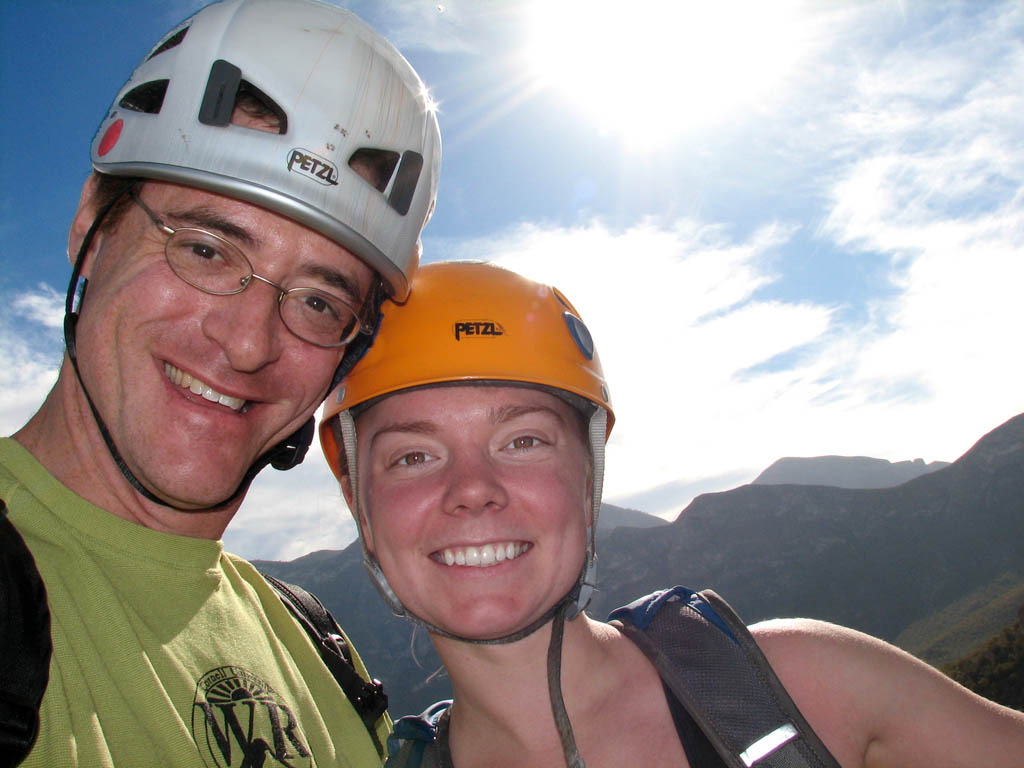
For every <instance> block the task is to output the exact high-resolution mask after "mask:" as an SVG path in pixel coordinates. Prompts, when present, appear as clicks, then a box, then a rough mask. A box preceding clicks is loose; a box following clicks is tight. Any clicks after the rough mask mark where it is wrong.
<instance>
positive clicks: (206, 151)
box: [92, 0, 441, 300]
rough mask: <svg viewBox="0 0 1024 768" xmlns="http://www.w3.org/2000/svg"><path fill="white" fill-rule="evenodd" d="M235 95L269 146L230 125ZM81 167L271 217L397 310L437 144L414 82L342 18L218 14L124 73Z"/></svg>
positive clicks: (328, 12) (270, 9)
mask: <svg viewBox="0 0 1024 768" xmlns="http://www.w3.org/2000/svg"><path fill="white" fill-rule="evenodd" d="M239 93H244V94H247V95H248V96H249V97H252V98H256V99H257V100H258V101H260V102H262V104H263V106H264V107H265V108H266V109H267V110H269V112H270V113H272V114H274V115H275V116H276V117H277V119H278V120H279V122H280V129H281V130H280V132H279V133H267V132H265V131H261V130H256V129H252V128H247V127H244V126H241V125H234V124H232V123H231V116H232V112H233V109H234V105H235V97H236V95H238V94H239ZM92 163H93V167H94V168H95V169H96V170H97V171H98V172H100V173H105V174H112V175H117V176H141V177H145V178H153V179H162V180H166V181H173V182H178V183H182V184H187V185H190V186H195V187H201V188H204V189H208V190H211V191H214V192H218V193H222V194H225V195H228V196H230V197H234V198H238V199H241V200H245V201H247V202H250V203H254V204H256V205H260V206H262V207H265V208H268V209H271V210H273V211H276V212H278V213H281V214H282V215H284V216H287V217H289V218H291V219H294V220H295V221H298V222H301V223H303V224H305V225H306V226H309V227H311V228H312V229H314V230H316V231H318V232H320V233H322V234H323V235H325V236H326V237H328V238H330V239H331V240H333V241H335V242H337V243H339V244H340V245H342V246H343V247H345V248H347V249H348V250H349V251H351V252H352V253H353V254H355V255H356V256H357V257H359V258H360V259H362V260H363V261H365V262H366V263H367V264H368V265H369V266H370V267H372V268H373V269H374V270H376V271H377V272H378V273H379V274H380V275H381V277H382V278H383V279H384V282H385V285H386V286H387V288H388V292H389V293H390V294H391V295H393V296H395V297H396V298H397V299H399V300H401V299H404V298H405V297H406V296H407V295H408V293H409V283H410V280H411V278H412V275H413V273H414V272H415V271H416V267H417V265H418V263H419V256H420V250H421V246H420V230H421V229H422V227H423V225H424V224H425V223H426V221H427V220H428V219H429V218H430V214H431V212H432V210H433V207H434V200H435V198H436V194H437V179H438V173H439V170H440V163H441V136H440V131H439V128H438V124H437V118H436V115H435V113H434V105H433V102H432V101H431V99H430V96H429V94H428V92H427V89H426V87H425V86H424V84H423V82H422V81H421V80H420V78H419V76H418V75H417V74H416V72H415V71H414V70H413V68H412V67H411V66H410V65H409V63H408V62H407V61H406V60H405V59H404V58H403V57H402V55H401V54H400V53H399V52H398V51H397V50H396V49H395V48H394V46H392V45H391V44H390V43H389V42H388V41H387V40H385V39H384V38H383V37H381V36H380V35H379V34H377V32H375V31H374V30H373V29H372V28H370V27H369V26H368V25H367V24H365V23H364V22H363V21H361V20H360V19H358V18H357V17H356V16H354V15H353V14H352V13H350V12H349V11H346V10H344V9H342V8H338V7H336V6H332V5H328V4H327V3H323V2H318V0H224V1H223V2H217V3H214V4H212V5H209V6H207V7H205V8H203V9H202V10H201V11H199V12H198V13H196V14H195V15H194V16H192V17H191V18H189V19H187V20H186V21H184V22H183V23H182V24H180V25H179V26H178V27H177V28H175V29H174V30H173V31H172V32H170V33H169V34H168V35H167V36H166V37H165V38H164V39H163V40H161V41H160V43H159V44H157V46H156V47H155V48H153V50H152V51H151V52H150V53H149V54H148V55H147V56H146V58H145V59H144V60H143V62H142V63H141V64H140V65H139V66H138V67H137V68H136V70H135V71H134V72H133V73H132V76H131V78H130V79H129V80H128V82H127V83H126V84H125V85H124V87H123V88H122V89H121V90H120V92H119V93H118V94H117V98H116V99H115V100H114V103H113V105H112V106H111V108H110V111H109V112H108V114H107V115H106V116H105V117H104V119H103V121H102V122H101V123H100V126H99V130H98V131H97V133H96V137H95V139H94V140H93V144H92ZM357 169H359V170H357Z"/></svg>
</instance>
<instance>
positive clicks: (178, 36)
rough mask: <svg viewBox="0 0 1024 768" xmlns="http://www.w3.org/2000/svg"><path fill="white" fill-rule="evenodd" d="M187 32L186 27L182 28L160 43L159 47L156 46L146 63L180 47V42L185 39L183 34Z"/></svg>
mask: <svg viewBox="0 0 1024 768" xmlns="http://www.w3.org/2000/svg"><path fill="white" fill-rule="evenodd" d="M188 30H189V28H188V27H182V28H181V29H179V30H178V31H177V32H175V33H174V34H173V35H171V36H170V37H168V38H167V39H166V40H164V41H163V42H162V43H160V45H158V46H157V47H156V48H155V49H154V50H153V52H152V53H151V54H149V56H148V57H147V58H146V61H149V60H150V59H152V58H153V57H154V56H159V55H160V54H161V53H163V52H165V51H169V50H171V48H176V47H178V46H179V45H181V41H182V40H184V39H185V33H186V32H188Z"/></svg>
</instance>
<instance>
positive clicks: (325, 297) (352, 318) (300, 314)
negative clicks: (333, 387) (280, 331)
mask: <svg viewBox="0 0 1024 768" xmlns="http://www.w3.org/2000/svg"><path fill="white" fill-rule="evenodd" d="M281 319H283V320H284V324H285V325H287V326H288V329H289V330H290V331H291V332H292V333H294V334H295V335H296V336H298V337H299V338H300V339H304V340H306V341H308V342H310V343H311V344H316V345H317V346H320V347H341V346H344V345H345V344H348V343H349V342H350V341H352V339H354V338H355V336H356V334H357V333H359V319H358V318H357V317H356V313H355V312H354V311H352V309H351V308H350V307H349V306H348V304H346V303H345V302H343V301H342V300H341V299H339V298H338V297H337V296H332V295H331V294H329V293H324V292H323V291H318V290H316V289H315V288H293V289H292V290H290V291H287V292H286V293H285V294H284V296H283V298H282V299H281Z"/></svg>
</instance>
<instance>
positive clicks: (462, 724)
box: [432, 615, 629, 768]
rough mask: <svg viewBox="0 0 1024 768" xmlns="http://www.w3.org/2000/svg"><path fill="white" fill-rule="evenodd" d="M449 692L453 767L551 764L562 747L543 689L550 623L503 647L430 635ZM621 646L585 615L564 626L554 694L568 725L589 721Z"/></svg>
mask: <svg viewBox="0 0 1024 768" xmlns="http://www.w3.org/2000/svg"><path fill="white" fill-rule="evenodd" d="M432 639H433V640H434V644H435V646H436V647H437V650H438V654H439V655H440V657H441V660H442V661H443V662H444V665H445V667H446V668H447V670H448V674H449V676H450V677H451V680H452V687H453V689H454V692H455V705H454V706H453V707H452V710H451V721H450V730H449V742H450V746H451V750H452V757H453V762H454V763H455V765H457V766H458V767H459V768H470V767H471V766H473V765H476V764H486V765H498V764H500V763H502V762H505V761H507V762H508V764H514V765H543V764H558V762H560V761H561V760H562V746H561V741H560V740H559V737H558V731H557V729H556V728H555V721H554V717H553V715H552V710H551V698H550V692H549V690H548V676H547V656H548V644H549V642H550V639H551V624H550V623H549V624H547V625H545V626H544V627H542V628H541V629H539V630H537V631H536V632H534V633H533V634H532V635H530V636H528V637H526V638H523V639H522V640H519V641H517V642H515V643H509V644H507V645H474V644H471V643H464V642H460V641H457V640H451V639H448V638H441V637H436V636H435V637H433V638H432ZM622 642H626V643H628V642H629V641H628V640H626V639H625V638H624V637H623V636H622V635H620V634H619V633H618V632H617V631H616V630H615V629H613V628H612V627H610V626H608V625H607V624H604V623H602V622H598V621H594V620H592V619H590V618H588V617H586V616H585V615H581V616H579V617H577V618H576V619H575V620H573V621H570V622H566V624H565V633H564V636H563V641H562V674H561V681H562V691H563V697H564V699H565V706H566V711H567V712H568V714H569V717H570V720H571V721H572V722H573V723H577V722H592V721H593V713H594V712H595V711H597V710H599V709H601V708H602V707H603V706H604V705H605V703H606V702H607V700H608V697H609V696H611V695H613V693H614V691H615V689H616V687H617V686H618V684H619V681H620V680H621V676H622V674H623V671H622V669H621V665H620V664H619V663H617V662H616V659H617V658H621V654H618V653H616V652H615V650H614V649H615V647H616V646H617V645H618V644H620V643H622Z"/></svg>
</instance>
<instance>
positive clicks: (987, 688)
mask: <svg viewBox="0 0 1024 768" xmlns="http://www.w3.org/2000/svg"><path fill="white" fill-rule="evenodd" d="M1017 615H1018V618H1017V621H1016V622H1014V623H1013V624H1012V625H1010V626H1008V627H1006V628H1005V629H1003V631H1002V632H1000V633H999V634H997V635H996V636H995V637H993V638H992V639H991V640H989V641H988V642H987V643H985V644H984V645H983V646H981V647H980V648H978V649H977V650H976V651H975V652H974V653H972V654H970V655H969V656H966V657H965V658H963V659H961V660H960V661H957V662H954V663H952V664H947V665H945V666H944V667H943V668H942V671H943V672H945V673H946V674H947V675H949V676H950V677H952V678H953V679H954V680H956V681H957V682H958V683H960V684H961V685H963V686H964V687H966V688H969V689H970V690H972V691H974V692H975V693H977V694H979V695H980V696H984V697H985V698H986V699H991V700H992V701H995V702H998V703H999V704H1003V705H1004V706H1007V707H1013V708H1014V709H1017V710H1020V711H1022V712H1024V619H1022V617H1024V605H1021V606H1020V608H1019V610H1018V612H1017Z"/></svg>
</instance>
